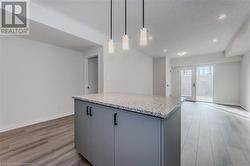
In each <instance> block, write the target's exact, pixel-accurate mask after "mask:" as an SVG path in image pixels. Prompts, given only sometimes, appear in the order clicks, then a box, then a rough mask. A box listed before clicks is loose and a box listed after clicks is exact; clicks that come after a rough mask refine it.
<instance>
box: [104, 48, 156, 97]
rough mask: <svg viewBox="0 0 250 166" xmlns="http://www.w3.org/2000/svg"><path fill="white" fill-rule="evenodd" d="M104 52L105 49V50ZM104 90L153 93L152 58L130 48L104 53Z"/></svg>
mask: <svg viewBox="0 0 250 166" xmlns="http://www.w3.org/2000/svg"><path fill="white" fill-rule="evenodd" d="M105 52H106V50H105ZM103 58H104V59H103V63H104V64H103V65H104V92H122V93H134V94H152V93H153V60H152V58H151V57H149V56H146V55H144V54H142V53H141V52H139V51H137V50H134V49H132V48H131V49H130V50H128V51H120V50H119V47H116V50H115V53H113V54H109V53H104V57H103Z"/></svg>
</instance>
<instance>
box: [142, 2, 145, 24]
mask: <svg viewBox="0 0 250 166" xmlns="http://www.w3.org/2000/svg"><path fill="white" fill-rule="evenodd" d="M142 27H143V28H144V27H145V21H144V0H142Z"/></svg>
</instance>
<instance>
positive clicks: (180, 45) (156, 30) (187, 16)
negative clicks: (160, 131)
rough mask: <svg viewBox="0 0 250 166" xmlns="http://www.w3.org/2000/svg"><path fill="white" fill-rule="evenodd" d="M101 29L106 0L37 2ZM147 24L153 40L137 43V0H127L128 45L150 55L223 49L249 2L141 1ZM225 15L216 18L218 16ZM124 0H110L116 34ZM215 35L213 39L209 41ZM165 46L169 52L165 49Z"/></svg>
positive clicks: (121, 23)
mask: <svg viewBox="0 0 250 166" xmlns="http://www.w3.org/2000/svg"><path fill="white" fill-rule="evenodd" d="M36 1H38V2H39V3H40V4H41V5H43V6H46V7H48V8H51V9H53V10H56V11H58V12H61V13H62V14H65V15H67V16H69V17H71V18H72V19H75V20H78V21H80V22H83V23H85V24H87V25H89V26H90V27H92V28H94V29H96V30H98V31H100V32H102V33H105V34H106V35H107V38H108V34H109V33H108V32H109V30H108V29H109V0H36ZM145 8H146V9H145V12H146V14H145V15H146V18H145V22H146V27H147V28H148V29H149V34H150V35H152V37H153V40H151V41H150V42H149V45H148V46H146V47H144V48H141V47H140V46H139V44H138V43H139V29H140V28H141V0H128V33H129V37H130V39H131V45H132V47H135V48H137V49H139V50H140V51H142V52H144V53H145V54H149V55H152V56H164V55H167V56H171V57H172V56H177V55H176V53H177V52H180V51H186V52H188V55H203V54H208V53H214V52H222V51H224V50H225V48H226V47H227V45H228V44H229V43H230V41H231V40H232V38H233V36H234V34H235V33H236V32H237V31H238V29H239V28H240V27H241V25H242V24H243V22H244V20H246V17H247V16H248V15H249V14H250V0H145ZM222 13H225V14H226V15H227V18H226V19H225V20H223V21H218V20H217V18H218V16H219V15H220V14H222ZM123 26H124V0H114V37H115V40H116V41H117V40H121V36H122V34H123V30H124V27H123ZM214 38H216V39H217V40H218V42H217V43H213V42H212V40H213V39H214ZM164 48H166V49H167V50H168V51H167V52H166V53H164V52H163V49H164Z"/></svg>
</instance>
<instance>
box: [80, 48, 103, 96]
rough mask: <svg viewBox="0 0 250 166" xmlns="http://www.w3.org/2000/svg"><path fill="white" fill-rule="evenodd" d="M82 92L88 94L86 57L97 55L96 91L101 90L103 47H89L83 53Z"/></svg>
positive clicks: (100, 91) (99, 91)
mask: <svg viewBox="0 0 250 166" xmlns="http://www.w3.org/2000/svg"><path fill="white" fill-rule="evenodd" d="M84 55H85V56H84V69H83V70H84V89H83V91H84V94H88V82H89V80H88V59H89V58H93V57H98V93H102V92H103V49H102V47H98V48H91V49H90V50H87V51H86V53H85V54H84Z"/></svg>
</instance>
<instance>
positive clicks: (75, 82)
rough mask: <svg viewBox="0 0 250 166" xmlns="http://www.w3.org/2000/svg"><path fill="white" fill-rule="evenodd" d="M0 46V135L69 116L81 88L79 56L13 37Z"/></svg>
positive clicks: (66, 50)
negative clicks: (0, 66)
mask: <svg viewBox="0 0 250 166" xmlns="http://www.w3.org/2000/svg"><path fill="white" fill-rule="evenodd" d="M2 46H3V56H4V57H3V69H4V76H3V87H4V88H3V90H4V91H3V110H2V115H1V116H2V117H3V119H4V121H3V125H1V130H2V131H3V130H8V129H12V128H17V127H21V126H26V125H30V124H33V123H37V122H41V121H46V120H50V119H54V118H58V117H62V116H65V115H69V114H72V113H73V100H72V96H73V95H80V94H82V92H83V85H84V78H83V75H84V71H83V61H84V58H83V56H82V54H81V53H79V52H75V51H72V50H68V49H64V48H59V47H55V46H52V45H48V44H44V43H40V42H35V41H31V40H27V39H21V38H14V37H13V38H12V37H11V38H10V37H9V38H5V39H4V41H3V43H2Z"/></svg>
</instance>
